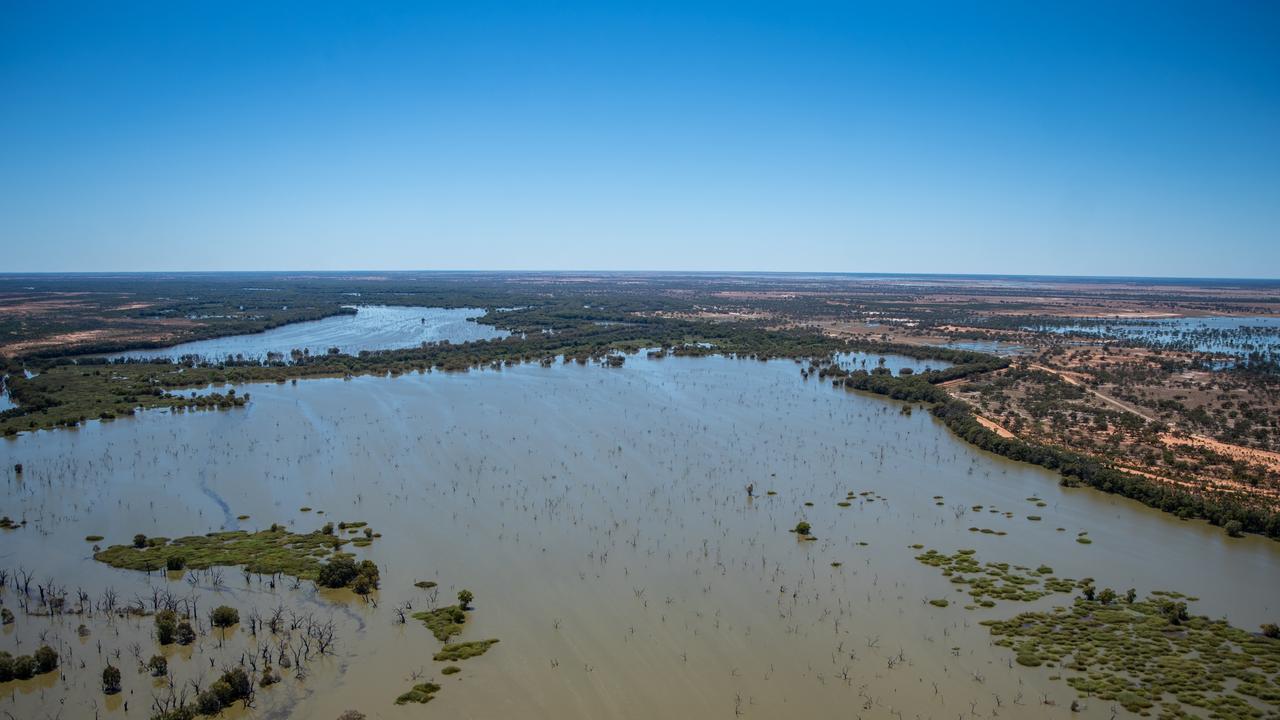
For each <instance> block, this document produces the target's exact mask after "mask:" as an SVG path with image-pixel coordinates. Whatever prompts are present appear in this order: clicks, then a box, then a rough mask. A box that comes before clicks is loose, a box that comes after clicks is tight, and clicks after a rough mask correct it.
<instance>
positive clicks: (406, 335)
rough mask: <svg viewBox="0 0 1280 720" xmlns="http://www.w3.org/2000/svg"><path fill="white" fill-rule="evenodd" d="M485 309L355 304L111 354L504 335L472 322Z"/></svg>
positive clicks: (320, 350) (369, 346)
mask: <svg viewBox="0 0 1280 720" xmlns="http://www.w3.org/2000/svg"><path fill="white" fill-rule="evenodd" d="M484 313H485V311H484V310H483V309H482V308H453V309H448V308H439V307H412V306H395V305H359V306H356V313H355V314H354V315H334V316H332V317H327V318H324V319H321V320H313V321H310V322H300V323H292V324H289V325H282V326H280V327H278V328H272V329H271V330H267V331H265V332H261V333H254V334H249V335H233V336H229V337H223V338H213V339H211V340H198V341H195V342H189V343H182V344H181V345H174V346H172V347H167V348H162V349H157V350H131V351H129V352H124V353H120V354H118V355H113V356H112V357H116V358H128V359H135V360H137V359H147V358H159V357H163V358H168V359H170V360H178V359H180V358H183V357H187V356H196V357H200V358H204V359H207V360H212V361H217V360H223V359H226V358H228V357H233V358H234V357H236V356H242V357H244V358H246V359H254V360H261V359H265V358H266V357H267V355H268V353H273V354H277V355H281V356H283V357H284V359H286V360H287V359H288V358H289V353H290V352H291V351H293V350H304V349H305V350H307V351H308V352H309V353H310V354H312V355H322V354H324V353H326V352H328V351H329V349H330V348H337V349H338V351H339V352H341V353H344V354H347V355H356V354H358V353H359V352H360V351H361V350H395V349H400V348H409V347H417V346H419V345H422V344H423V343H434V342H441V341H444V340H447V341H449V342H453V343H462V342H469V341H472V340H491V339H495V338H501V337H506V336H507V334H508V333H507V332H506V331H504V330H499V329H498V328H495V327H493V326H492V325H484V324H482V323H478V322H476V321H475V318H478V317H480V316H482V315H484Z"/></svg>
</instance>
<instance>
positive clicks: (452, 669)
mask: <svg viewBox="0 0 1280 720" xmlns="http://www.w3.org/2000/svg"><path fill="white" fill-rule="evenodd" d="M460 672H462V668H460V667H458V666H457V665H446V666H445V667H444V669H442V670H441V671H440V674H441V675H457V674H458V673H460Z"/></svg>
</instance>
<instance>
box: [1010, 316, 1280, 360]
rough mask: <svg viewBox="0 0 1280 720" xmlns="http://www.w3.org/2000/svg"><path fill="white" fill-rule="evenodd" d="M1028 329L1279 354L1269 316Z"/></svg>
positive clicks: (1239, 353) (1277, 328)
mask: <svg viewBox="0 0 1280 720" xmlns="http://www.w3.org/2000/svg"><path fill="white" fill-rule="evenodd" d="M1027 329H1029V330H1035V331H1037V332H1052V333H1060V334H1070V335H1089V336H1094V337H1102V338H1115V339H1119V340H1132V341H1136V342H1140V343H1143V344H1146V345H1150V346H1153V347H1163V348H1171V349H1176V350H1183V351H1187V352H1193V351H1194V352H1211V353H1219V354H1222V355H1231V356H1234V357H1236V358H1243V357H1245V356H1247V355H1249V354H1251V353H1259V354H1261V355H1263V356H1275V355H1276V354H1280V318H1277V317H1271V316H1253V317H1250V316H1213V317H1177V318H1145V319H1141V320H1119V319H1098V320H1092V321H1088V322H1085V321H1079V322H1075V323H1070V324H1066V325H1042V326H1036V327H1029V328H1027Z"/></svg>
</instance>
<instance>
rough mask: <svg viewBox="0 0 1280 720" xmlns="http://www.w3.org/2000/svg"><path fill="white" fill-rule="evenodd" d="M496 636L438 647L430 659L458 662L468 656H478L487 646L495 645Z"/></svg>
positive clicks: (486, 650)
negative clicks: (438, 649)
mask: <svg viewBox="0 0 1280 720" xmlns="http://www.w3.org/2000/svg"><path fill="white" fill-rule="evenodd" d="M497 642H498V639H497V638H490V639H489V640H471V641H468V642H460V643H452V644H450V645H445V646H444V647H443V648H440V652H438V653H436V654H435V655H434V656H432V658H431V659H432V660H436V661H446V660H447V661H450V662H458V661H460V660H466V659H468V658H473V657H479V656H481V655H483V654H485V653H486V652H488V651H489V648H491V647H493V646H494V645H496V644H497Z"/></svg>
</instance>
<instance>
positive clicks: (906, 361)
mask: <svg viewBox="0 0 1280 720" xmlns="http://www.w3.org/2000/svg"><path fill="white" fill-rule="evenodd" d="M835 361H836V365H838V366H840V368H841V369H844V370H850V371H852V370H866V371H868V372H870V371H871V370H874V369H876V368H878V367H882V368H885V369H887V370H888V371H889V372H891V373H893V374H894V375H897V374H899V373H901V372H902V371H903V369H909V370H911V371H912V372H916V373H921V372H926V371H928V370H944V369H946V368H949V367H951V363H949V362H946V361H945V360H921V359H919V358H913V357H907V356H905V355H878V354H876V353H866V352H843V353H836V354H835Z"/></svg>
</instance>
